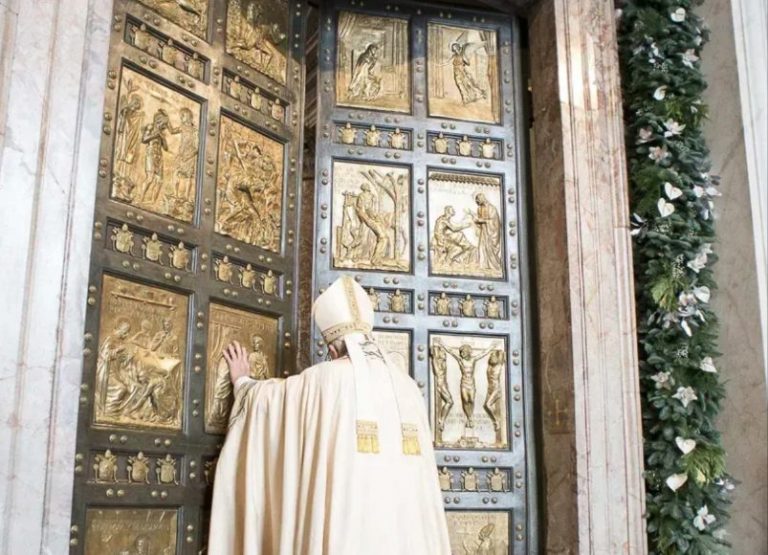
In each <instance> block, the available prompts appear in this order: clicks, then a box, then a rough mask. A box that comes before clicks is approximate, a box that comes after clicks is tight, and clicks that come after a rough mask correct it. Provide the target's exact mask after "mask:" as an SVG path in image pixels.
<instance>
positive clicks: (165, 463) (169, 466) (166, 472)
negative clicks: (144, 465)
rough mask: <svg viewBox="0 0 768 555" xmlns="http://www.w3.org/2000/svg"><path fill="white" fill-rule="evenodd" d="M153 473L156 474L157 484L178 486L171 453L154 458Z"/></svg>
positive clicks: (174, 461)
mask: <svg viewBox="0 0 768 555" xmlns="http://www.w3.org/2000/svg"><path fill="white" fill-rule="evenodd" d="M155 475H156V476H157V483H158V484H165V485H171V484H173V485H176V486H178V485H179V480H178V478H176V459H174V458H173V457H172V456H171V455H166V456H165V457H164V458H162V459H156V460H155Z"/></svg>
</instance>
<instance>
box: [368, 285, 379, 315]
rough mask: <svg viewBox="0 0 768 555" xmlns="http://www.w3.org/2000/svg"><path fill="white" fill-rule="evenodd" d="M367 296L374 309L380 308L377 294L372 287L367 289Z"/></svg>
mask: <svg viewBox="0 0 768 555" xmlns="http://www.w3.org/2000/svg"><path fill="white" fill-rule="evenodd" d="M368 298H369V299H371V306H372V307H373V310H374V311H378V310H381V309H380V308H379V294H378V293H377V292H376V290H375V289H374V288H373V287H371V288H369V289H368Z"/></svg>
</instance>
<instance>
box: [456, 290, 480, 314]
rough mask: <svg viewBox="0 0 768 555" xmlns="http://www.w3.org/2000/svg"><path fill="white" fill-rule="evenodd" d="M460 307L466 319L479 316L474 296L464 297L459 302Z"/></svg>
mask: <svg viewBox="0 0 768 555" xmlns="http://www.w3.org/2000/svg"><path fill="white" fill-rule="evenodd" d="M459 305H460V307H461V315H462V316H464V317H465V318H474V317H475V316H477V311H476V310H475V299H473V298H472V295H467V296H466V297H464V298H463V299H462V300H461V301H460V302H459Z"/></svg>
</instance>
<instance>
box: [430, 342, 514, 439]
mask: <svg viewBox="0 0 768 555" xmlns="http://www.w3.org/2000/svg"><path fill="white" fill-rule="evenodd" d="M429 361H430V367H431V370H432V382H431V384H432V392H431V397H432V398H431V402H430V411H431V417H432V430H433V433H434V437H435V447H437V448H438V449H440V448H449V449H450V448H456V449H504V448H506V447H507V446H508V440H507V421H508V410H507V394H506V388H507V357H506V345H505V342H504V340H503V339H502V338H497V337H488V336H478V335H449V334H444V335H441V334H434V335H432V336H430V343H429Z"/></svg>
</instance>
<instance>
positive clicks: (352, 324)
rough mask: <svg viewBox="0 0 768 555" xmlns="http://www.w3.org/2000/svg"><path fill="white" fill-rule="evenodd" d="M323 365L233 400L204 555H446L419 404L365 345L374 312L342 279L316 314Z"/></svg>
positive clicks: (243, 359)
mask: <svg viewBox="0 0 768 555" xmlns="http://www.w3.org/2000/svg"><path fill="white" fill-rule="evenodd" d="M312 313H313V317H314V320H315V323H316V325H317V326H318V327H319V329H320V331H321V332H322V334H323V339H324V340H325V342H326V344H327V345H328V351H329V354H330V356H331V359H332V360H330V361H328V362H323V363H320V364H317V365H315V366H312V367H311V368H308V369H307V370H305V371H304V372H302V373H301V374H300V375H297V376H292V377H290V378H288V379H286V380H280V379H269V380H254V379H252V378H250V377H249V376H248V372H249V365H248V354H247V352H246V351H245V350H244V349H243V348H242V347H241V346H240V345H237V344H234V345H231V346H229V347H228V348H227V350H226V352H225V358H226V359H227V362H228V364H229V366H230V372H231V376H232V380H233V382H234V388H235V402H234V405H233V408H232V413H231V416H230V420H229V431H228V434H227V439H226V442H225V443H224V448H223V449H222V451H221V455H220V457H219V461H218V464H217V468H216V479H215V486H214V493H213V508H212V513H211V528H210V538H209V553H210V555H240V554H249V555H259V554H263V555H273V554H275V555H292V554H295V555H309V554H312V555H314V554H318V555H319V554H324V555H448V554H449V553H450V546H449V543H448V530H447V526H446V521H445V514H444V512H443V506H442V499H441V494H440V487H439V483H438V477H437V469H436V467H435V456H434V452H433V449H432V438H431V434H430V430H429V423H428V420H427V414H426V410H425V407H424V401H423V399H422V396H421V393H420V391H419V388H418V386H417V385H416V383H415V382H414V381H413V380H412V379H411V378H410V377H409V376H407V375H406V374H405V373H403V371H402V370H399V369H398V368H397V367H396V366H395V365H393V364H392V363H391V362H390V361H388V360H387V358H386V357H385V355H384V354H383V353H382V351H381V349H379V347H378V345H377V344H376V342H375V341H374V340H373V339H372V336H371V328H372V325H373V308H372V306H371V302H370V299H369V297H368V295H367V294H366V292H365V291H364V290H363V288H362V287H361V286H360V285H358V284H357V283H356V282H355V281H354V280H352V279H350V278H348V277H342V278H340V279H338V280H336V282H334V283H333V285H331V286H330V287H329V288H328V289H327V290H326V291H325V292H324V293H323V294H322V295H320V296H319V297H318V299H317V300H316V301H315V304H314V306H313V307H312Z"/></svg>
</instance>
